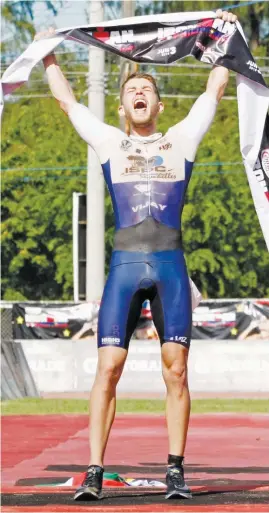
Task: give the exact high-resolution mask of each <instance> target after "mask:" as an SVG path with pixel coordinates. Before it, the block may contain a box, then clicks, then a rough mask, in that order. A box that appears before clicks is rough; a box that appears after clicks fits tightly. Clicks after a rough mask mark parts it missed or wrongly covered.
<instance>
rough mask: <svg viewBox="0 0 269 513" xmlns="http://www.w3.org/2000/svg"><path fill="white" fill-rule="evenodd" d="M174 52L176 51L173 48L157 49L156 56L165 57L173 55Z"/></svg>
mask: <svg viewBox="0 0 269 513" xmlns="http://www.w3.org/2000/svg"><path fill="white" fill-rule="evenodd" d="M176 51H177V49H176V47H175V46H170V48H159V49H158V51H157V55H161V56H162V57H166V56H167V55H175V53H176Z"/></svg>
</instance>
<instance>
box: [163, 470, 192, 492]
mask: <svg viewBox="0 0 269 513" xmlns="http://www.w3.org/2000/svg"><path fill="white" fill-rule="evenodd" d="M166 484H167V492H166V496H165V498H166V499H176V498H177V497H184V498H185V499H192V494H191V491H190V489H189V487H188V486H187V485H186V483H185V480H184V469H183V466H180V467H176V466H172V467H168V469H167V473H166Z"/></svg>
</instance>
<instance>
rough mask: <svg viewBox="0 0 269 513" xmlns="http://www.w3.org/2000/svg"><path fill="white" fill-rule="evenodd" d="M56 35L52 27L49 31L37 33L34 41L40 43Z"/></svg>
mask: <svg viewBox="0 0 269 513" xmlns="http://www.w3.org/2000/svg"><path fill="white" fill-rule="evenodd" d="M55 34H56V30H55V29H54V28H53V27H50V28H49V29H48V30H43V31H42V32H37V34H36V35H35V37H34V41H39V40H40V39H46V38H48V37H51V36H54V35H55Z"/></svg>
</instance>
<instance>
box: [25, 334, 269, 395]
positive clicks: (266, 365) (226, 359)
mask: <svg viewBox="0 0 269 513" xmlns="http://www.w3.org/2000/svg"><path fill="white" fill-rule="evenodd" d="M20 342H21V344H22V346H23V349H24V352H25V356H26V358H27V361H28V364H29V366H30V369H31V371H32V374H33V377H34V380H35V382H36V385H37V387H38V389H39V392H40V393H49V392H50V393H63V392H88V391H89V390H90V389H91V387H92V384H93V380H94V375H95V370H96V364H97V348H96V342H95V341H94V340H78V341H73V340H62V339H54V340H22V341H20ZM268 342H269V341H267V340H261V341H259V340H255V341H238V340H193V341H192V344H191V351H190V356H189V382H190V388H191V390H192V391H193V392H211V393H212V392H241V393H242V392H269V379H268V376H269V343H268ZM164 390H165V388H164V384H163V380H162V375H161V360H160V345H159V342H158V341H153V340H145V341H142V340H132V341H131V344H130V348H129V354H128V358H127V361H126V364H125V368H124V372H123V375H122V377H121V380H120V383H119V386H118V391H119V392H121V393H131V394H132V395H133V394H136V393H137V394H142V393H144V394H145V395H146V394H149V395H152V394H156V393H163V392H164Z"/></svg>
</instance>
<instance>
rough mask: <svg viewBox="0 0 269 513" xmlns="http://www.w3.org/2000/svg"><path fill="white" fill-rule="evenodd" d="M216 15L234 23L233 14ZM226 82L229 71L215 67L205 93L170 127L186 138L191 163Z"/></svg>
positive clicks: (224, 12) (221, 12)
mask: <svg viewBox="0 0 269 513" xmlns="http://www.w3.org/2000/svg"><path fill="white" fill-rule="evenodd" d="M216 14H217V17H218V18H220V19H222V20H223V21H224V22H226V21H228V22H230V23H235V22H236V20H237V16H236V15H235V14H233V13H228V12H227V11H221V10H220V9H219V10H218V11H217V13H216ZM228 80H229V70H228V69H227V68H224V67H223V66H215V67H214V68H213V69H212V70H211V72H210V74H209V77H208V81H207V85H206V91H205V93H203V94H202V95H201V96H199V98H198V99H197V100H196V102H195V103H194V104H193V106H192V108H191V110H190V112H189V114H188V115H187V116H186V118H185V119H183V121H181V122H180V123H178V124H177V125H175V126H174V127H172V130H176V131H177V132H178V137H179V139H180V137H181V136H182V134H184V136H185V137H186V138H187V142H186V151H187V153H188V158H189V159H190V160H191V161H193V160H194V158H195V154H196V151H197V148H198V145H199V144H200V142H201V141H202V139H203V137H204V135H205V134H206V132H207V131H208V130H209V128H210V125H211V123H212V121H213V119H214V116H215V113H216V108H217V104H218V102H219V101H220V100H221V98H222V97H223V95H224V91H225V88H226V86H227V84H228Z"/></svg>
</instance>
